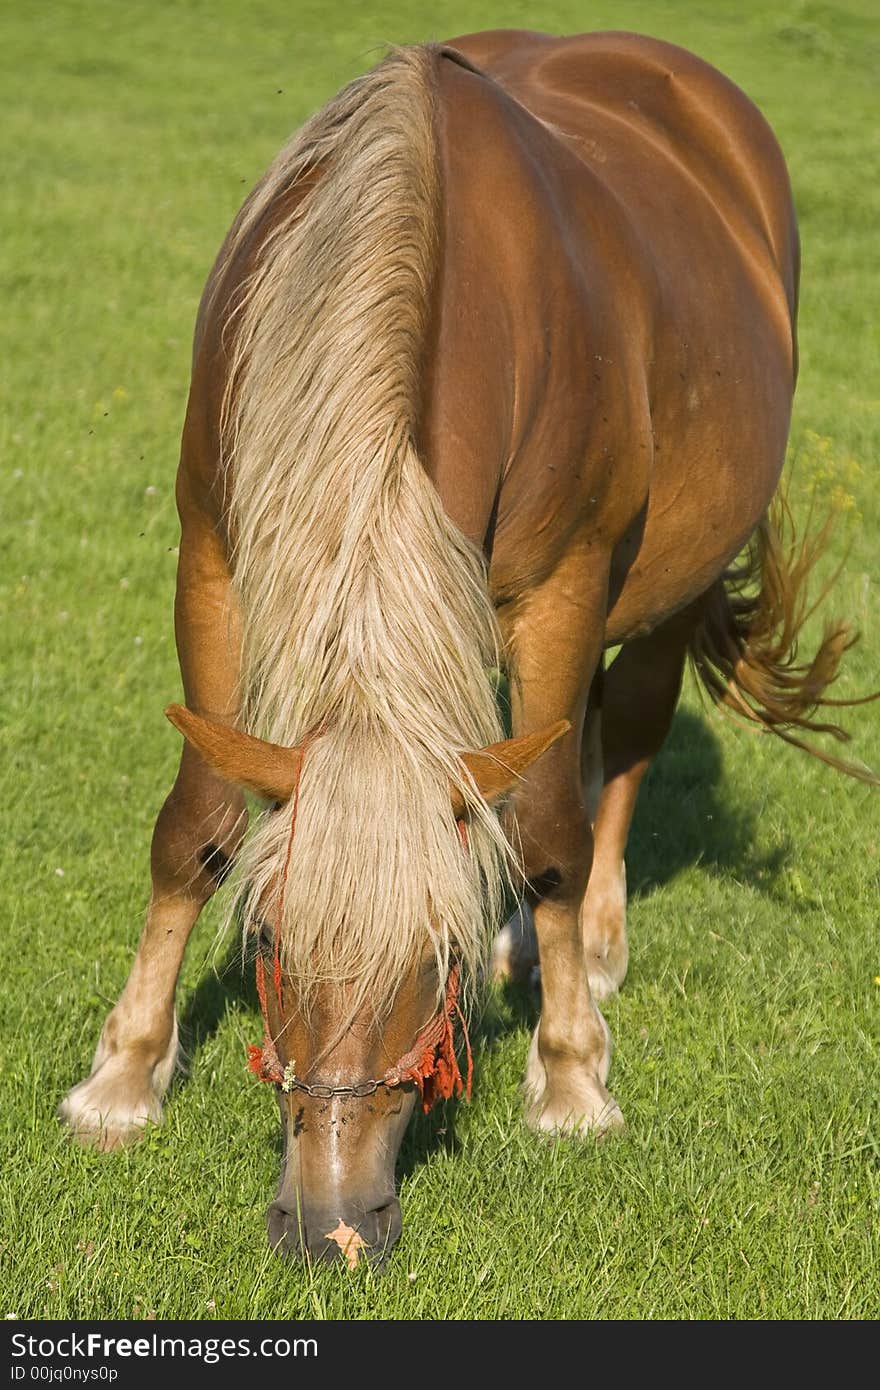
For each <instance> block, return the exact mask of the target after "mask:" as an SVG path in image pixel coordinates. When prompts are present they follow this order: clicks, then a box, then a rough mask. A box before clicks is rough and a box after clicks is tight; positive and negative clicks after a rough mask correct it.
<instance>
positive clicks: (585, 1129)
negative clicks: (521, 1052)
mask: <svg viewBox="0 0 880 1390" xmlns="http://www.w3.org/2000/svg"><path fill="white" fill-rule="evenodd" d="M600 1018H601V1015H600ZM602 1025H603V1028H604V1031H605V1050H604V1055H603V1056H602V1057H601V1058H600V1059H599V1063H598V1067H597V1070H596V1071H595V1072H588V1071H586V1070H584V1071H583V1072H582V1073H580V1074H579V1075H577V1076H571V1075H569V1076H568V1077H566V1079H565V1082H564V1083H563V1084H559V1085H554V1086H550V1085H548V1081H547V1070H546V1068H545V1066H544V1063H543V1062H542V1061H541V1055H540V1052H539V1050H538V1029H537V1028H536V1029H535V1031H534V1033H533V1035H532V1045H531V1047H530V1048H529V1059H528V1062H527V1063H526V1074H525V1081H524V1089H525V1094H526V1111H525V1121H526V1124H527V1125H528V1126H529V1129H533V1130H535V1132H536V1133H539V1134H574V1135H580V1136H582V1137H585V1136H587V1135H592V1136H593V1137H594V1138H596V1137H598V1136H600V1135H602V1134H606V1133H608V1132H609V1131H610V1130H619V1129H623V1127H624V1119H623V1114H622V1112H621V1109H620V1106H619V1105H618V1104H617V1101H616V1100H615V1099H614V1097H613V1096H612V1095H611V1093H610V1092H609V1091H607V1090H606V1089H605V1081H606V1079H607V1077H608V1070H609V1067H610V1063H611V1034H610V1033H609V1031H608V1026H607V1024H606V1023H605V1020H604V1018H603V1019H602Z"/></svg>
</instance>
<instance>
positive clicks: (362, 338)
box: [223, 48, 509, 1022]
mask: <svg viewBox="0 0 880 1390" xmlns="http://www.w3.org/2000/svg"><path fill="white" fill-rule="evenodd" d="M436 63H437V57H436V50H432V49H430V48H413V49H402V50H395V51H394V52H392V53H391V54H390V55H389V57H388V58H386V59H385V60H384V61H383V62H382V63H381V64H380V65H379V66H378V67H377V68H375V69H374V70H373V71H371V72H370V73H368V74H367V75H366V76H365V77H363V78H361V79H359V80H358V81H356V82H354V83H352V84H351V85H350V86H348V87H347V88H346V89H345V90H344V91H342V92H341V93H340V94H339V95H338V96H337V97H336V98H334V99H333V100H332V101H331V102H330V103H329V104H328V105H327V106H326V107H325V108H324V109H323V110H322V111H320V112H319V113H318V114H317V115H316V116H314V117H313V118H312V119H311V120H310V121H309V122H308V123H307V125H306V126H304V128H303V129H302V130H301V131H300V132H299V134H298V135H297V136H295V137H294V139H293V141H292V142H291V143H290V145H288V147H287V148H286V149H285V150H283V151H282V153H281V154H280V155H279V156H278V158H277V159H276V161H275V163H274V164H273V165H272V167H271V168H270V169H269V171H268V173H267V175H266V177H265V179H264V180H263V182H262V183H261V184H260V186H259V187H258V189H257V190H256V192H255V194H254V195H253V196H252V199H251V201H250V202H249V204H247V205H246V207H245V209H244V210H243V213H242V215H241V216H240V218H239V221H238V223H237V225H236V227H235V228H234V230H233V233H232V241H231V244H230V245H229V246H228V247H227V254H228V256H234V254H235V251H236V248H237V247H241V246H244V245H246V244H247V243H248V239H250V240H251V241H252V242H253V241H254V240H256V242H257V246H258V249H257V252H256V255H255V257H254V258H253V270H252V272H251V274H250V275H249V276H248V277H247V279H246V280H245V281H244V282H243V284H242V285H241V286H240V287H239V293H238V296H237V299H236V301H235V309H234V313H233V315H232V316H231V318H230V322H229V325H228V327H229V333H228V337H229V341H230V352H231V361H230V370H229V375H228V388H227V394H226V401H225V410H224V422H223V424H224V440H225V453H224V458H225V468H226V479H227V490H228V497H229V505H230V526H231V533H232V535H233V536H234V559H233V573H234V584H235V588H236V591H237V595H238V599H239V602H240V606H241V613H242V620H243V636H244V660H243V673H244V674H243V683H244V689H243V703H244V712H245V725H246V727H247V728H248V729H249V730H250V731H251V732H254V733H257V734H260V735H261V736H263V737H266V738H269V739H271V740H272V741H273V742H276V743H284V744H295V743H298V742H300V741H301V740H302V739H303V737H304V735H306V734H308V733H310V732H313V731H315V730H318V729H320V730H321V733H320V736H319V737H317V738H315V739H313V740H312V741H311V742H310V743H309V746H308V751H307V754H306V758H305V762H304V767H303V774H302V782H301V788H300V794H299V800H298V807H297V820H296V830H295V839H294V842H293V848H292V855H291V862H290V867H289V872H288V873H287V875H286V886H285V891H284V901H283V914H282V917H281V920H280V943H281V953H282V961H283V963H284V965H285V968H286V969H287V970H288V971H290V973H291V974H292V975H293V976H294V977H295V979H296V980H297V985H298V988H299V990H300V993H301V998H302V1001H303V1004H304V1006H305V1007H307V1006H308V1001H309V999H310V998H311V997H312V996H313V992H314V989H315V987H316V986H317V985H319V984H320V983H322V982H325V981H334V982H343V983H345V985H346V987H347V988H346V998H347V1001H348V1007H347V1012H348V1013H349V1018H350V1019H353V1017H354V1016H355V1014H356V1013H357V1012H358V1011H360V1010H361V1009H362V1008H364V1007H370V1008H372V1009H373V1010H375V1012H376V1014H377V1015H379V1016H383V1015H385V1014H386V1013H387V1010H388V1009H389V1007H390V1005H391V1003H392V1001H393V998H394V993H395V990H396V988H397V986H398V985H399V984H400V982H401V980H402V979H403V976H404V972H405V971H406V969H407V968H408V967H409V966H411V965H412V964H413V962H414V961H415V960H416V959H418V957H419V956H420V955H421V953H422V951H423V950H424V949H425V946H426V944H428V943H430V944H431V945H432V947H433V950H434V952H435V954H436V957H437V961H438V965H439V980H440V987H441V988H442V983H443V981H444V980H445V977H446V972H447V968H448V963H449V956H450V953H451V952H453V951H454V954H455V955H456V957H458V958H460V959H461V960H462V962H463V964H464V965H465V967H466V968H467V967H469V968H470V970H471V971H473V970H474V969H475V968H476V967H477V965H478V963H479V962H480V960H481V958H482V956H483V953H484V949H485V944H486V940H487V934H488V932H489V931H490V930H491V928H492V926H493V925H494V924H496V923H497V920H498V917H499V911H500V907H501V902H502V897H503V893H504V867H505V864H506V862H507V858H508V856H509V849H508V846H507V843H506V840H505V838H504V835H503V832H502V830H501V827H500V825H499V823H498V820H497V817H496V816H495V814H494V813H493V812H492V811H491V810H490V809H489V808H488V806H486V805H485V804H484V803H483V802H482V801H481V799H480V798H479V796H478V794H477V793H476V792H475V789H474V788H473V786H472V785H471V784H470V783H469V782H468V781H467V778H466V774H465V773H464V772H463V770H462V768H461V765H460V763H459V762H458V760H457V757H456V753H457V752H459V751H461V750H463V749H467V748H475V747H479V746H480V745H483V744H486V743H489V742H493V741H495V740H497V739H499V738H501V737H503V733H502V730H501V727H500V721H499V715H498V711H497V706H496V701H495V696H494V690H493V684H492V680H491V676H490V668H491V667H492V666H494V665H496V664H497V660H498V650H499V640H498V631H497V627H496V620H495V615H494V611H493V608H492V604H491V601H490V599H489V595H488V591H487V586H486V578H485V567H484V561H483V558H482V556H481V555H480V554H479V553H478V552H477V551H476V550H475V549H474V547H473V546H472V545H471V544H470V543H469V542H468V541H467V540H466V539H465V538H464V537H463V536H462V535H461V533H460V532H459V531H458V530H457V529H456V527H455V526H454V525H453V524H452V523H451V521H450V520H449V518H448V516H447V515H446V513H445V512H444V509H443V507H442V505H441V502H440V499H439V497H438V495H437V493H436V491H435V489H434V486H433V484H432V483H431V481H430V480H429V478H428V477H427V475H426V472H425V469H424V467H423V465H422V462H421V460H420V458H419V455H418V452H417V448H416V443H415V440H416V438H417V427H418V419H419V412H420V399H421V386H420V383H421V377H422V369H423V364H424V357H425V339H426V333H427V326H428V316H429V308H430V300H431V293H432V287H433V285H434V282H435V276H436V271H437V266H438V258H439V254H440V252H439V240H438V228H439V226H440V198H441V188H440V178H439V161H438V153H437V142H436V135H435V90H436V76H435V72H436ZM298 187H299V188H301V189H303V190H304V191H303V193H302V196H301V197H299V198H297V197H296V196H294V195H295V194H296V191H297V189H298ZM263 227H266V228H267V230H266V231H265V233H263V232H262V231H261V228H263ZM450 779H452V780H453V781H454V782H455V783H456V784H457V785H458V786H459V787H460V788H461V790H462V792H463V794H464V795H465V796H466V798H467V800H468V802H469V804H470V806H471V826H470V831H469V844H468V852H467V853H465V852H463V850H462V847H461V843H460V840H459V837H458V834H457V831H456V826H455V822H454V818H453V815H452V810H451V804H450V796H449V781H450ZM292 814H293V809H292V805H288V806H287V807H284V808H282V809H281V810H278V811H276V812H274V813H272V814H270V815H265V816H263V817H261V818H260V820H259V821H258V823H257V827H256V829H255V831H254V832H253V833H252V835H251V836H250V838H249V840H248V841H247V843H246V846H245V849H244V851H243V855H242V859H241V863H240V869H239V874H238V892H237V894H236V900H235V901H234V902H233V903H232V905H231V908H230V911H231V912H235V911H236V909H237V907H238V906H240V907H241V908H242V909H243V911H244V916H245V922H246V928H247V927H252V926H253V924H254V923H253V918H254V915H255V907H254V905H255V904H257V903H260V902H261V901H263V902H265V899H266V895H267V894H268V893H269V892H270V891H272V889H273V885H277V883H278V881H279V878H280V876H281V873H282V870H283V865H284V861H285V857H286V854H287V851H288V845H289V841H290V835H291V817H292ZM343 1022H344V1021H343Z"/></svg>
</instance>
